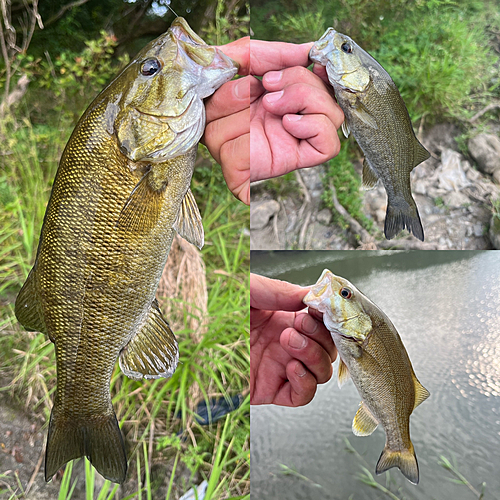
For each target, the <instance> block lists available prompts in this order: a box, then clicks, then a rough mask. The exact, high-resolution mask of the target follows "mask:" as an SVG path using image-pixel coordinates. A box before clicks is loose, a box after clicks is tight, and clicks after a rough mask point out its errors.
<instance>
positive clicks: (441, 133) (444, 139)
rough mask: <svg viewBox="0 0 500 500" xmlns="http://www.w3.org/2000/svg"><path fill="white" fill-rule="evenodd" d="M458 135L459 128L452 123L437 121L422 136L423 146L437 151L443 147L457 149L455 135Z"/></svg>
mask: <svg viewBox="0 0 500 500" xmlns="http://www.w3.org/2000/svg"><path fill="white" fill-rule="evenodd" d="M459 135H460V129H459V128H458V127H457V126H456V125H454V124H452V123H439V124H438V125H434V127H432V128H431V129H430V130H429V131H428V132H427V133H426V134H425V138H424V141H423V142H424V146H425V147H426V148H427V149H428V150H429V151H434V152H436V153H439V152H440V151H442V149H443V148H449V149H454V150H455V151H457V150H458V145H457V142H456V141H455V137H458V136H459Z"/></svg>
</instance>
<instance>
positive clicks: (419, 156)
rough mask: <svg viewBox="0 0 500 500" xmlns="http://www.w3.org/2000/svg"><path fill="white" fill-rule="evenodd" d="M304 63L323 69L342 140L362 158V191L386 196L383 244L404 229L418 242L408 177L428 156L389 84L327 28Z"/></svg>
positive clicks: (375, 64) (375, 67) (371, 61)
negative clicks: (340, 115) (378, 190)
mask: <svg viewBox="0 0 500 500" xmlns="http://www.w3.org/2000/svg"><path fill="white" fill-rule="evenodd" d="M309 57H310V59H311V60H312V61H314V62H316V63H318V64H321V65H323V66H325V67H326V71H327V74H328V79H329V82H330V84H331V85H332V86H333V88H334V91H335V97H336V99H337V102H338V104H339V106H340V107H341V108H342V111H343V112H344V116H345V121H344V124H343V126H342V129H343V131H344V133H345V135H346V136H348V135H349V133H350V132H352V134H353V135H354V137H355V139H356V142H357V143H358V145H359V146H360V148H361V150H362V151H363V153H364V155H365V161H364V165H363V185H364V186H365V187H366V188H372V187H374V186H375V184H376V183H377V180H378V179H380V180H381V181H382V183H383V185H384V188H385V190H386V192H387V200H388V202H387V214H386V220H385V227H384V233H385V236H386V238H387V239H391V238H393V237H394V236H396V235H397V234H398V233H399V232H400V231H401V230H403V229H404V228H407V229H408V230H409V231H410V232H411V233H413V234H414V235H415V236H416V237H417V238H418V239H420V240H422V241H423V239H424V231H423V228H422V223H421V221H420V216H419V214H418V209H417V206H416V204H415V201H414V199H413V197H412V193H411V186H410V172H411V171H412V170H413V168H414V167H416V166H417V165H418V164H419V163H421V162H422V161H424V160H426V159H427V158H429V156H430V154H429V152H428V151H427V150H426V149H425V148H424V147H423V146H422V145H421V144H420V142H419V141H418V139H417V138H416V136H415V132H414V130H413V127H412V124H411V120H410V116H409V114H408V110H407V109H406V106H405V104H404V102H403V99H402V98H401V95H400V94H399V91H398V89H397V87H396V85H395V83H394V82H393V80H392V79H391V77H390V75H389V74H388V73H387V71H385V69H384V68H383V67H382V66H381V65H380V64H379V63H378V62H377V61H376V60H375V59H374V58H373V57H372V56H370V54H368V53H367V52H365V51H364V50H363V49H362V48H361V47H359V45H357V44H356V42H354V41H353V40H352V39H351V38H349V37H348V36H346V35H343V34H342V33H338V32H336V31H335V30H334V29H333V28H329V29H328V30H327V31H326V33H325V34H324V35H323V36H322V37H321V38H320V40H318V41H317V42H315V44H314V45H313V47H312V48H311V51H310V53H309Z"/></svg>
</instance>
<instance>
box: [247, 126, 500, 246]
mask: <svg viewBox="0 0 500 500" xmlns="http://www.w3.org/2000/svg"><path fill="white" fill-rule="evenodd" d="M460 134H461V131H460V130H459V129H458V128H457V127H456V126H455V125H452V124H448V123H443V124H439V125H436V126H434V127H432V128H431V129H430V130H428V131H427V132H426V133H425V134H424V136H423V138H422V143H423V144H424V146H425V147H426V148H427V149H428V150H429V151H430V152H431V155H432V156H431V158H429V159H428V160H427V161H425V162H424V163H422V164H420V165H418V166H417V167H416V168H415V169H414V170H413V171H412V174H411V185H412V192H413V196H414V198H415V201H416V203H417V206H418V210H419V213H420V217H421V220H422V225H423V227H424V232H425V241H424V242H420V241H419V240H417V239H416V238H414V237H413V236H411V235H409V234H408V232H407V231H404V232H402V233H401V234H400V235H398V236H397V237H396V238H395V239H393V240H390V241H388V240H386V239H385V238H384V236H383V227H384V220H385V212H386V203H387V197H386V194H385V190H384V188H383V186H382V185H381V183H379V185H377V187H376V188H375V189H372V190H370V191H363V194H362V196H363V200H364V210H365V214H366V216H367V217H368V218H370V219H372V220H373V222H374V228H375V229H374V230H373V231H371V234H368V233H367V232H366V231H365V230H364V229H363V228H361V226H359V224H357V223H356V221H354V220H352V218H351V220H350V221H349V227H348V229H342V228H341V227H340V226H338V225H336V224H332V222H331V221H332V213H331V212H330V210H328V209H325V208H322V205H321V199H320V197H321V194H322V191H323V185H322V177H323V176H324V173H325V167H323V166H318V167H314V168H310V169H303V170H301V171H300V172H298V173H296V175H297V180H298V182H299V186H300V189H298V190H297V193H296V195H295V194H294V195H289V196H285V197H281V198H280V199H273V196H272V195H271V194H269V191H268V190H266V183H262V184H259V185H257V186H255V185H252V197H251V211H250V214H251V215H250V229H251V249H252V250H264V249H270V250H280V249H314V250H319V249H335V250H348V249H355V248H363V249H378V248H380V249H385V248H392V249H396V248H397V249H435V250H448V249H463V250H485V249H492V248H499V249H500V219H499V216H500V215H499V216H494V213H495V209H494V206H493V202H494V201H495V200H500V138H499V136H500V125H498V124H492V125H491V126H490V127H489V132H488V133H476V134H474V133H473V134H471V136H472V137H471V139H469V141H468V143H467V147H468V150H469V155H467V156H464V154H463V153H461V152H460V150H459V147H458V144H457V142H456V140H455V138H456V137H458V136H459V135H460ZM355 168H356V169H357V171H358V173H359V174H360V175H361V170H362V166H361V162H359V163H358V164H356V165H355ZM497 207H498V205H497ZM338 209H339V210H342V207H341V206H340V207H338ZM497 210H498V209H497ZM497 213H498V212H497ZM345 217H347V218H349V215H348V214H345Z"/></svg>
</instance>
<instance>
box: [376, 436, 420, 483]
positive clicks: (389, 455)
mask: <svg viewBox="0 0 500 500" xmlns="http://www.w3.org/2000/svg"><path fill="white" fill-rule="evenodd" d="M391 467H399V470H400V471H401V472H402V473H403V474H404V475H405V477H406V479H408V481H411V482H412V483H413V484H418V463H417V456H416V455H415V451H414V449H413V445H412V444H411V443H410V448H408V449H407V450H402V451H399V450H398V451H391V450H390V449H389V448H388V446H387V444H386V445H385V448H384V449H383V451H382V453H381V455H380V458H379V459H378V462H377V466H376V467H375V473H376V474H381V473H382V472H385V471H386V470H388V469H390V468H391Z"/></svg>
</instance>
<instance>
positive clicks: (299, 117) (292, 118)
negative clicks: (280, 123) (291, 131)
mask: <svg viewBox="0 0 500 500" xmlns="http://www.w3.org/2000/svg"><path fill="white" fill-rule="evenodd" d="M303 116H304V115H287V119H288V121H290V122H298V121H299V120H302V117H303Z"/></svg>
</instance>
